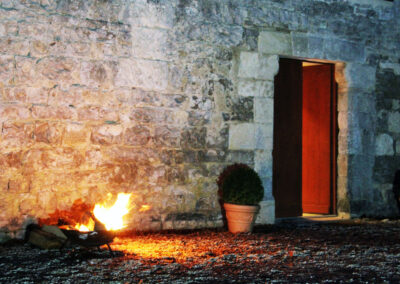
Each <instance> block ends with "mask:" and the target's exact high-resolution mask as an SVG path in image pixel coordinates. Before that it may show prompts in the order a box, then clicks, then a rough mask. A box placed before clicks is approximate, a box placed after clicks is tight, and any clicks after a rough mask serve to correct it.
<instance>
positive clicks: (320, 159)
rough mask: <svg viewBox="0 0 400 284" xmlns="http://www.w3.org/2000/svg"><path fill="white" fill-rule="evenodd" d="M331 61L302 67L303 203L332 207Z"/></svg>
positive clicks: (311, 208)
mask: <svg viewBox="0 0 400 284" xmlns="http://www.w3.org/2000/svg"><path fill="white" fill-rule="evenodd" d="M332 79H333V68H332V65H327V64H325V65H322V64H321V65H314V66H306V67H303V118H302V120H303V126H302V144H303V147H302V207H303V212H305V213H320V214H328V213H331V209H332V198H331V197H332V188H331V185H332V177H331V174H332V172H331V167H332V164H333V161H332V135H331V134H332V128H331V127H332V124H331V118H332V113H331V112H332V95H331V94H332V86H333V84H332Z"/></svg>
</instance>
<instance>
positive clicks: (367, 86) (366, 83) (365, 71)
mask: <svg viewBox="0 0 400 284" xmlns="http://www.w3.org/2000/svg"><path fill="white" fill-rule="evenodd" d="M375 74H376V68H375V67H373V66H369V65H363V64H358V63H349V64H347V65H346V68H345V76H346V79H347V83H348V87H349V88H357V89H362V90H366V91H368V90H371V91H372V90H374V89H375V81H376V80H375Z"/></svg>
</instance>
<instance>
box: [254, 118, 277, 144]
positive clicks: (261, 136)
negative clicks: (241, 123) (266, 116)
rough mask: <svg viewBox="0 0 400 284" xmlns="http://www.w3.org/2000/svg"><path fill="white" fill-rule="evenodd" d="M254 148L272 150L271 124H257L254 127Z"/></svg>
mask: <svg viewBox="0 0 400 284" xmlns="http://www.w3.org/2000/svg"><path fill="white" fill-rule="evenodd" d="M255 143H256V145H255V148H256V149H259V150H272V147H273V146H272V145H273V144H272V143H273V124H267V125H264V124H257V125H256V127H255Z"/></svg>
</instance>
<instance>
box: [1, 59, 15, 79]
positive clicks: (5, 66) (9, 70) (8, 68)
mask: <svg viewBox="0 0 400 284" xmlns="http://www.w3.org/2000/svg"><path fill="white" fill-rule="evenodd" d="M14 72H15V67H14V58H13V57H12V56H6V55H1V56H0V81H1V82H4V83H6V84H9V83H11V81H12V79H13V77H14Z"/></svg>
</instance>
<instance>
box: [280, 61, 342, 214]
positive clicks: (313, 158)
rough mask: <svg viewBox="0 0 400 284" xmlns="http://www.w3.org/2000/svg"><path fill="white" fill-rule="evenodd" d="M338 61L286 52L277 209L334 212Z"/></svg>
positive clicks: (281, 87)
mask: <svg viewBox="0 0 400 284" xmlns="http://www.w3.org/2000/svg"><path fill="white" fill-rule="evenodd" d="M334 68H335V66H334V65H333V64H326V63H318V62H310V61H301V60H295V59H288V58H280V62H279V72H278V74H277V76H276V77H275V94H274V145H273V147H274V148H273V194H274V198H275V215H276V217H277V218H281V217H295V216H301V215H302V214H303V213H316V214H334V213H335V204H336V202H335V198H336V190H335V189H336V172H335V171H336V163H335V162H336V137H337V133H336V89H337V88H336V83H335V78H334Z"/></svg>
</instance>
